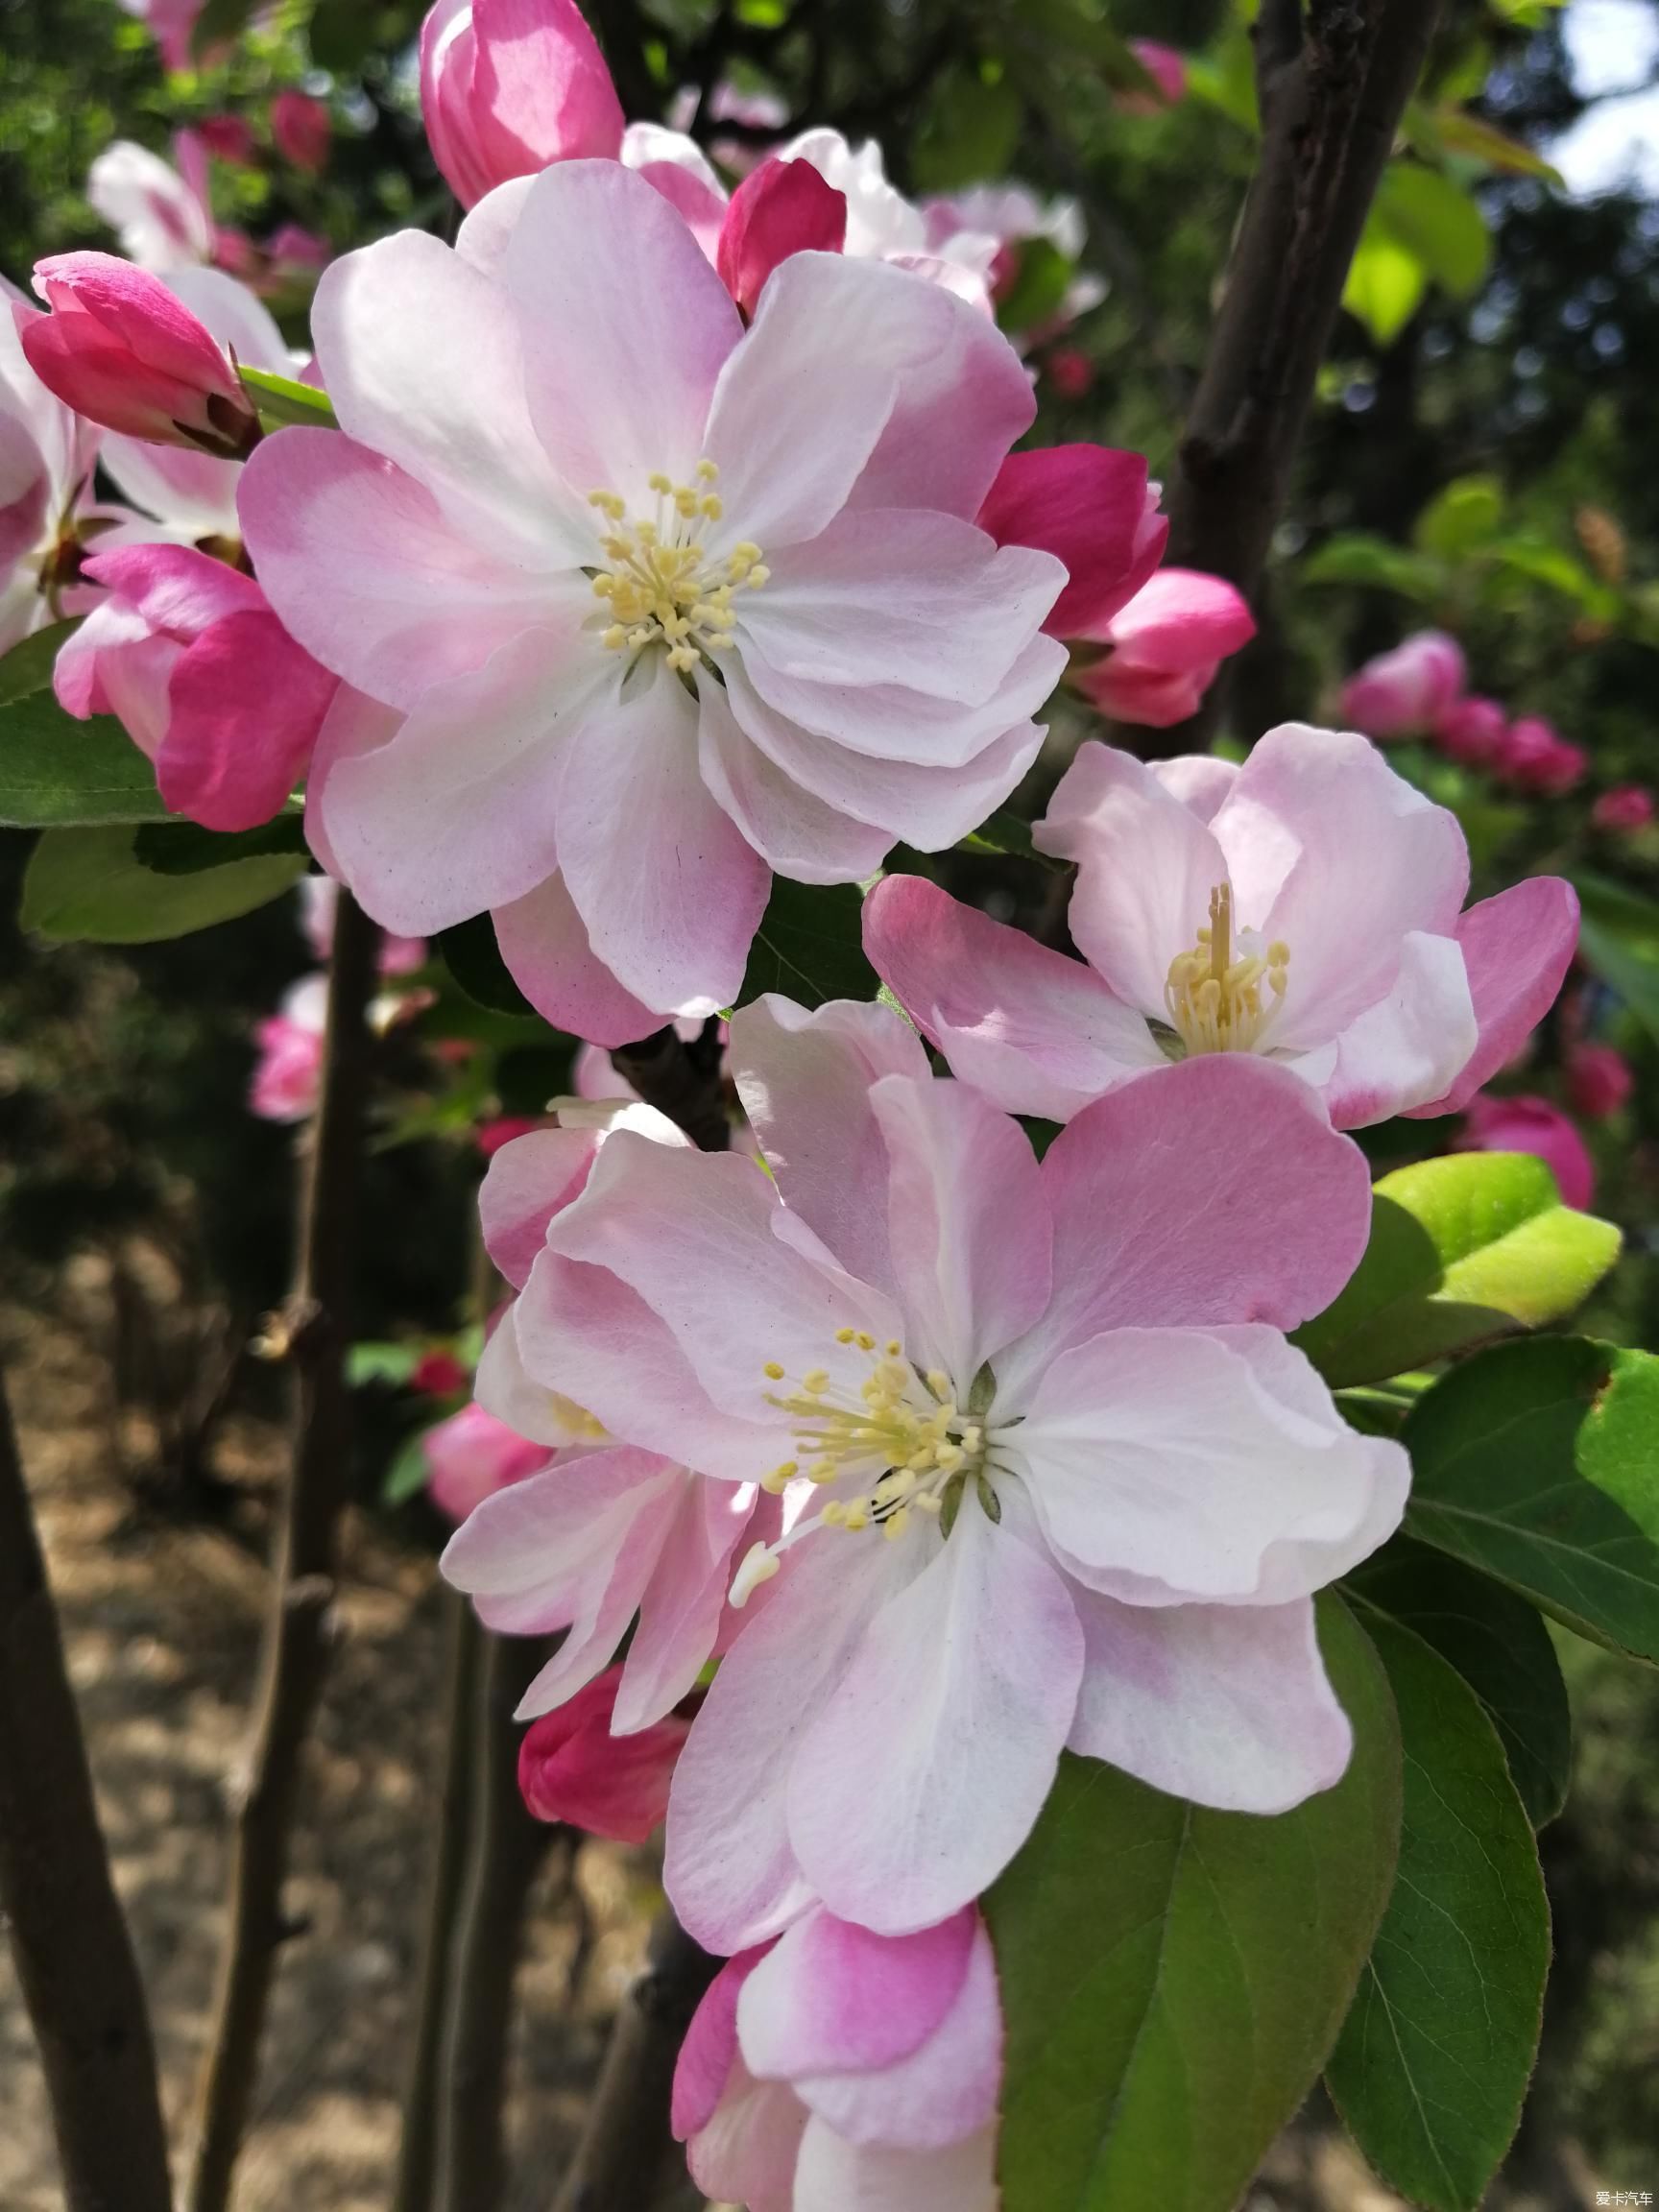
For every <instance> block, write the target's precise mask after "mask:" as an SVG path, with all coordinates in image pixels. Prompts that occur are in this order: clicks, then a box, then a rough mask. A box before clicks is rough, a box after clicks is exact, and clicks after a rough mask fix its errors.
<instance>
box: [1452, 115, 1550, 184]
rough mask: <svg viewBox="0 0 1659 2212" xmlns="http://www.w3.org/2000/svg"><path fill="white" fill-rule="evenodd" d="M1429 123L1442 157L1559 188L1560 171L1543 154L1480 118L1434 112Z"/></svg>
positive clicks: (1477, 116)
mask: <svg viewBox="0 0 1659 2212" xmlns="http://www.w3.org/2000/svg"><path fill="white" fill-rule="evenodd" d="M1430 122H1431V128H1432V131H1433V134H1434V138H1435V140H1436V142H1437V146H1438V150H1439V151H1440V152H1442V153H1446V154H1460V155H1463V156H1465V157H1466V158H1467V159H1469V160H1471V161H1479V162H1480V163H1482V164H1483V165H1484V166H1485V167H1486V168H1488V169H1498V170H1502V171H1503V172H1504V173H1505V174H1506V175H1509V176H1514V177H1541V178H1542V179H1543V180H1544V181H1545V182H1546V183H1547V184H1557V185H1558V184H1560V182H1561V172H1560V170H1559V169H1557V168H1555V167H1554V166H1553V164H1552V163H1551V162H1549V161H1546V160H1545V158H1544V156H1543V155H1542V154H1538V153H1535V152H1534V151H1533V149H1532V148H1531V147H1530V146H1524V145H1523V144H1522V142H1521V140H1520V139H1519V138H1511V137H1510V136H1509V134H1508V132H1504V131H1500V130H1499V129H1498V128H1497V127H1496V125H1494V124H1491V123H1486V122H1483V121H1482V120H1481V118H1480V117H1479V115H1470V114H1467V113H1465V111H1464V110H1463V109H1462V108H1454V107H1441V108H1435V109H1434V110H1433V113H1432V115H1431V118H1430Z"/></svg>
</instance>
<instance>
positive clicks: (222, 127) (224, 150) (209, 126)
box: [196, 115, 253, 169]
mask: <svg viewBox="0 0 1659 2212" xmlns="http://www.w3.org/2000/svg"><path fill="white" fill-rule="evenodd" d="M196 135H197V137H198V138H200V139H201V141H202V143H203V145H204V146H205V147H206V149H207V151H208V153H209V154H211V155H212V156H214V157H215V158H216V159H217V160H220V161H228V162H229V163H230V165H231V166H232V167H233V168H237V169H251V168H252V166H253V133H252V131H250V130H249V128H248V126H247V124H246V123H245V122H244V121H243V120H242V118H241V116H240V115H204V116H203V118H202V120H201V122H200V123H198V124H197V126H196Z"/></svg>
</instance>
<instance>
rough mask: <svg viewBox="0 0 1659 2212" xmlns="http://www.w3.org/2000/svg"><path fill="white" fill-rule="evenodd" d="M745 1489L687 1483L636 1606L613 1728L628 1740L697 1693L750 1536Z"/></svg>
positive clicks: (696, 1479) (695, 1479)
mask: <svg viewBox="0 0 1659 2212" xmlns="http://www.w3.org/2000/svg"><path fill="white" fill-rule="evenodd" d="M754 1504H755V1501H754V1495H753V1493H752V1492H751V1491H750V1489H749V1487H748V1485H747V1484H742V1483H740V1484H733V1483H730V1482H717V1481H706V1480H704V1479H703V1478H702V1477H701V1476H697V1475H687V1476H686V1477H685V1483H684V1486H683V1488H682V1491H681V1495H680V1502H679V1505H678V1508H677V1511H676V1514H675V1519H674V1523H673V1526H672V1527H670V1529H669V1531H668V1534H667V1537H666V1539H665V1540H664V1542H663V1546H662V1550H661V1554H660V1555H659V1557H658V1561H657V1565H656V1567H655V1569H654V1570H653V1572H652V1575H651V1579H650V1581H649V1583H648V1584H647V1585H646V1587H645V1590H644V1593H643V1594H642V1596H641V1598H640V1599H639V1624H638V1626H637V1628H636V1629H635V1631H634V1639H633V1642H632V1643H631V1644H630V1645H629V1647H628V1656H627V1658H626V1659H625V1660H624V1661H623V1664H622V1680H621V1683H620V1684H619V1686H618V1688H617V1692H616V1706H615V1711H614V1713H613V1716H612V1721H611V1727H612V1731H613V1734H614V1735H617V1736H628V1735H632V1734H633V1733H634V1732H635V1731H636V1730H637V1729H640V1728H649V1727H650V1726H651V1725H652V1723H653V1722H654V1721H657V1720H661V1719H662V1718H663V1716H664V1715H665V1714H668V1713H672V1712H673V1710H674V1708H675V1706H676V1705H678V1704H679V1702H680V1700H681V1698H682V1697H685V1696H686V1695H689V1693H690V1692H691V1691H692V1690H694V1689H695V1688H696V1686H697V1677H698V1676H699V1675H700V1674H701V1673H702V1671H703V1669H704V1668H705V1667H706V1666H707V1665H708V1663H709V1658H710V1657H711V1656H712V1654H713V1651H714V1647H715V1646H716V1644H717V1643H718V1641H719V1636H720V1629H721V1626H722V1624H723V1622H724V1620H725V1615H726V1594H727V1592H728V1590H729V1589H730V1588H731V1585H732V1572H733V1553H734V1552H735V1551H736V1549H737V1547H738V1545H739V1544H740V1543H741V1542H742V1541H743V1539H744V1538H745V1536H746V1535H747V1533H748V1529H749V1525H750V1521H751V1519H752V1516H753V1513H754Z"/></svg>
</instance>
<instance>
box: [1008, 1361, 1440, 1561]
mask: <svg viewBox="0 0 1659 2212" xmlns="http://www.w3.org/2000/svg"><path fill="white" fill-rule="evenodd" d="M1252 1349H1253V1348H1252V1347H1251V1346H1249V1345H1247V1344H1241V1343H1238V1342H1235V1341H1229V1340H1228V1337H1227V1334H1225V1333H1222V1334H1211V1333H1209V1332H1207V1331H1203V1330H1193V1329H1133V1328H1132V1329H1118V1330H1113V1331H1111V1332H1109V1333H1107V1334H1104V1335H1101V1336H1097V1337H1095V1338H1094V1341H1093V1342H1091V1343H1088V1344H1084V1345H1080V1346H1079V1347H1077V1348H1076V1349H1075V1350H1073V1351H1070V1352H1068V1353H1066V1354H1064V1355H1063V1356H1062V1357H1061V1358H1059V1359H1057V1360H1055V1361H1054V1363H1053V1364H1052V1365H1051V1366H1050V1367H1049V1368H1048V1370H1047V1372H1046V1374H1045V1375H1044V1376H1043V1377H1042V1378H1041V1380H1040V1381H1039V1382H1038V1383H1036V1385H1035V1387H1034V1388H1033V1389H1032V1390H1030V1391H1029V1392H1028V1393H1027V1395H1026V1396H1025V1398H1024V1399H1023V1401H1022V1406H1023V1411H1024V1419H1023V1421H1022V1423H1021V1425H1020V1427H1019V1428H1018V1429H1017V1430H1015V1431H1012V1432H1011V1434H1010V1435H1009V1436H1008V1438H1007V1439H1006V1441H1005V1443H1004V1446H1003V1450H1004V1452H1005V1454H1006V1455H1007V1456H1008V1458H1009V1459H1010V1460H1011V1461H1012V1462H1013V1463H1015V1464H1016V1465H1017V1466H1019V1467H1020V1468H1021V1469H1022V1471H1023V1473H1024V1475H1025V1478H1026V1480H1027V1483H1028V1486H1029V1489H1030V1495H1031V1501H1032V1503H1033V1505H1034V1506H1035V1508H1036V1512H1037V1517H1038V1520H1039V1522H1040V1523H1041V1525H1042V1527H1043V1529H1044V1532H1045V1533H1046V1535H1047V1536H1048V1538H1049V1539H1050V1540H1051V1542H1052V1543H1053V1544H1054V1545H1055V1546H1056V1547H1057V1548H1058V1549H1059V1550H1060V1551H1064V1552H1065V1553H1066V1554H1067V1555H1068V1556H1069V1557H1070V1558H1072V1559H1075V1560H1077V1561H1080V1562H1081V1563H1082V1564H1083V1565H1084V1566H1085V1567H1091V1568H1104V1569H1111V1570H1120V1571H1124V1572H1127V1573H1128V1574H1130V1575H1136V1576H1140V1577H1144V1578H1149V1579H1152V1580H1155V1581H1158V1582H1161V1583H1162V1584H1163V1585H1164V1586H1165V1587H1166V1588H1167V1589H1171V1590H1179V1591H1183V1592H1185V1593H1187V1594H1188V1595H1189V1596H1190V1597H1191V1598H1194V1599H1226V1600H1232V1601H1243V1600H1248V1599H1252V1598H1255V1597H1258V1596H1261V1597H1262V1598H1265V1597H1266V1596H1267V1595H1268V1593H1269V1590H1270V1591H1271V1595H1272V1597H1273V1598H1274V1599H1280V1598H1289V1597H1301V1596H1304V1595H1306V1594H1307V1592H1309V1591H1310V1590H1313V1589H1318V1588H1319V1587H1321V1586H1322V1585H1323V1584H1324V1583H1326V1582H1328V1581H1331V1580H1333V1579H1334V1576H1335V1575H1338V1574H1340V1573H1342V1572H1343V1571H1344V1569H1345V1568H1347V1567H1350V1566H1352V1565H1353V1564H1354V1563H1355V1560H1356V1559H1357V1558H1362V1557H1364V1556H1365V1554H1366V1552H1367V1551H1371V1550H1373V1549H1374V1548H1375V1544H1376V1541H1377V1539H1376V1537H1375V1535H1374V1533H1373V1528H1374V1522H1375V1518H1376V1506H1377V1497H1378V1487H1379V1479H1380V1478H1381V1479H1383V1482H1384V1485H1385V1486H1386V1484H1387V1480H1388V1476H1389V1473H1390V1470H1389V1469H1388V1468H1387V1466H1386V1465H1385V1464H1384V1463H1383V1462H1381V1461H1380V1460H1379V1459H1378V1457H1377V1456H1376V1455H1374V1454H1373V1452H1372V1450H1371V1446H1372V1445H1373V1444H1374V1443H1375V1442H1376V1441H1377V1439H1375V1438H1369V1437H1364V1436H1361V1435H1359V1434H1358V1432H1357V1431H1354V1430H1351V1429H1349V1428H1348V1427H1347V1426H1346V1424H1345V1423H1344V1422H1343V1421H1342V1419H1341V1417H1340V1416H1339V1414H1338V1413H1337V1411H1336V1409H1335V1407H1334V1405H1333V1404H1332V1402H1331V1400H1330V1398H1329V1395H1328V1394H1325V1395H1324V1396H1323V1403H1322V1405H1321V1407H1320V1409H1319V1411H1318V1413H1317V1414H1315V1413H1314V1411H1313V1410H1312V1408H1311V1407H1310V1405H1309V1403H1308V1402H1307V1400H1306V1396H1305V1394H1304V1395H1303V1402H1302V1403H1298V1402H1297V1400H1296V1397H1295V1396H1294V1395H1292V1396H1287V1395H1286V1393H1284V1392H1283V1391H1280V1390H1276V1389H1275V1388H1273V1387H1272V1375H1271V1370H1269V1371H1268V1372H1267V1373H1261V1372H1259V1370H1258V1361H1257V1359H1256V1358H1254V1357H1252ZM1293 1357H1294V1356H1293ZM1403 1501H1404V1492H1403V1490H1402V1492H1401V1496H1400V1503H1403ZM1360 1540H1362V1542H1363V1549H1359V1550H1356V1549H1355V1546H1356V1543H1357V1541H1360Z"/></svg>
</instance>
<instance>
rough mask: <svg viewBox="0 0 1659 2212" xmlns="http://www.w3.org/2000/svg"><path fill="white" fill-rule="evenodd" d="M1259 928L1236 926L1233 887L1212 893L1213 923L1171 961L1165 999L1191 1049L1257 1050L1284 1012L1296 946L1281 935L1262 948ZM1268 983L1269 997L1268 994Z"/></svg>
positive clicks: (1224, 886)
mask: <svg viewBox="0 0 1659 2212" xmlns="http://www.w3.org/2000/svg"><path fill="white" fill-rule="evenodd" d="M1259 944H1260V940H1259V939H1258V938H1257V935H1256V932H1255V931H1254V930H1253V929H1241V930H1239V931H1238V934H1237V935H1235V933H1234V928H1233V886H1232V885H1231V884H1230V883H1217V884H1216V886H1215V888H1214V891H1212V892H1211V894H1210V921H1209V924H1208V926H1206V927H1204V928H1201V929H1200V930H1199V932H1198V939H1197V943H1196V944H1195V945H1194V946H1193V948H1192V950H1191V951H1190V952H1180V953H1177V955H1176V956H1175V958H1174V959H1173V960H1172V961H1171V962H1170V963H1169V975H1168V980H1167V981H1166V983H1165V985H1164V1003H1165V1004H1166V1006H1167V1007H1168V1009H1169V1019H1170V1021H1171V1022H1173V1023H1174V1025H1175V1031H1176V1034H1177V1036H1179V1038H1180V1039H1181V1042H1182V1043H1183V1044H1184V1045H1185V1046H1186V1047H1187V1050H1188V1051H1189V1052H1253V1051H1254V1050H1255V1049H1256V1048H1257V1046H1259V1045H1260V1043H1261V1041H1262V1034H1263V1032H1264V1031H1265V1030H1266V1029H1267V1027H1268V1026H1269V1024H1270V1023H1271V1022H1272V1020H1273V1017H1274V1016H1275V1014H1277V1013H1278V1011H1279V1007H1280V1004H1281V1002H1282V1001H1283V999H1284V997H1285V986H1286V982H1287V980H1288V975H1287V970H1288V968H1289V963H1290V948H1289V946H1288V945H1286V944H1285V943H1283V941H1282V940H1280V939H1278V938H1275V939H1274V941H1273V943H1272V944H1271V945H1268V946H1265V947H1262V949H1261V950H1258V949H1257V948H1258V946H1259ZM1263 985H1265V996H1264V995H1263Z"/></svg>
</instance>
